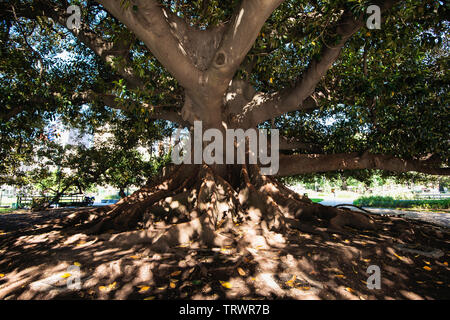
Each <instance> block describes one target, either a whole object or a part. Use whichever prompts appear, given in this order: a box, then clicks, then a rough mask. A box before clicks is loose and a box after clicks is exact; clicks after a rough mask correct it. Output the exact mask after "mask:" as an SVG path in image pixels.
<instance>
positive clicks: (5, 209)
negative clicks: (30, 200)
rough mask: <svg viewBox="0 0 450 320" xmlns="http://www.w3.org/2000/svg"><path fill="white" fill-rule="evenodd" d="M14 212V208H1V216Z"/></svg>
mask: <svg viewBox="0 0 450 320" xmlns="http://www.w3.org/2000/svg"><path fill="white" fill-rule="evenodd" d="M12 211H14V209H13V208H0V214H2V213H10V212H12Z"/></svg>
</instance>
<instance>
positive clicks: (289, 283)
mask: <svg viewBox="0 0 450 320" xmlns="http://www.w3.org/2000/svg"><path fill="white" fill-rule="evenodd" d="M285 284H286V285H287V286H288V287H291V288H292V287H293V286H294V282H293V281H291V280H289V281H286V282H285Z"/></svg>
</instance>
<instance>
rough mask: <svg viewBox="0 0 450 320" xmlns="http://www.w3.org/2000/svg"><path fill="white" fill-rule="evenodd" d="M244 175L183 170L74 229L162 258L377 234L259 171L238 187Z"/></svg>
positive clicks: (369, 223) (251, 168) (361, 219)
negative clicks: (315, 237) (299, 235)
mask: <svg viewBox="0 0 450 320" xmlns="http://www.w3.org/2000/svg"><path fill="white" fill-rule="evenodd" d="M236 173H237V171H236V168H235V167H234V168H233V174H234V179H228V181H227V180H226V179H225V178H224V177H223V176H220V175H217V174H215V172H214V171H213V169H212V168H210V167H209V166H206V165H203V166H194V165H191V166H179V167H178V168H176V169H175V170H173V172H172V173H170V174H169V175H168V176H167V177H165V178H164V179H163V180H162V181H159V182H158V183H155V184H153V185H148V186H145V187H143V188H141V189H140V190H138V191H136V192H134V193H133V194H132V195H130V196H128V197H126V198H123V199H122V200H120V201H119V202H118V203H117V204H115V205H112V206H107V207H103V208H98V209H94V210H88V211H84V212H79V213H78V214H75V215H72V216H71V217H70V219H69V220H68V221H67V222H66V225H67V226H71V228H72V231H73V230H75V231H76V232H80V230H82V232H84V233H86V234H90V235H98V237H99V239H101V240H108V241H110V242H115V243H118V244H120V245H124V246H126V245H133V244H137V243H149V244H150V245H151V248H152V249H153V250H155V251H167V250H169V249H170V248H173V247H176V246H179V245H190V246H206V247H213V246H218V247H223V246H229V245H235V246H237V247H241V248H245V247H252V246H253V247H255V246H259V247H271V246H275V247H276V246H278V245H279V244H282V243H284V242H285V239H284V235H286V233H287V232H288V230H289V229H292V228H294V229H298V230H300V231H302V232H307V233H314V234H320V235H322V236H326V234H327V233H330V232H333V233H344V234H345V233H346V232H347V231H346V230H345V229H344V227H346V226H350V227H353V228H358V229H374V228H375V225H374V222H373V220H372V219H371V218H370V217H369V216H368V215H366V214H364V213H358V212H353V211H350V210H341V209H337V208H331V207H325V206H322V205H320V204H315V203H312V201H311V200H310V199H308V198H307V197H303V196H301V195H299V194H297V193H295V192H294V191H292V190H290V189H288V188H287V187H285V186H283V185H282V184H281V183H280V182H278V181H277V180H276V179H274V178H272V177H268V176H263V175H261V173H260V170H259V167H258V166H257V165H248V166H246V165H242V166H240V170H239V174H240V180H239V181H238V182H236V179H235V178H236V177H235V175H236ZM69 230H71V229H69ZM108 232H109V233H108Z"/></svg>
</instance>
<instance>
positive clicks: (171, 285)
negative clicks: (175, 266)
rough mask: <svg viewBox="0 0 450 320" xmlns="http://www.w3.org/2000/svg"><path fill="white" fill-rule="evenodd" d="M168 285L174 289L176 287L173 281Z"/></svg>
mask: <svg viewBox="0 0 450 320" xmlns="http://www.w3.org/2000/svg"><path fill="white" fill-rule="evenodd" d="M169 286H170V287H171V288H172V289H175V287H176V286H177V285H176V284H175V282H171V283H170V284H169Z"/></svg>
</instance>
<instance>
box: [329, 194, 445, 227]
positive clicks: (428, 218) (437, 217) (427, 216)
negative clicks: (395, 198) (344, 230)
mask: <svg viewBox="0 0 450 320" xmlns="http://www.w3.org/2000/svg"><path fill="white" fill-rule="evenodd" d="M320 204H322V205H324V206H332V207H333V206H336V205H338V204H353V199H335V198H328V199H324V200H323V201H322V202H320ZM349 209H352V210H355V211H358V209H357V208H352V207H349ZM364 209H366V210H368V211H370V212H372V213H373V214H379V215H393V216H401V217H404V218H407V219H414V220H421V221H425V222H429V223H433V224H435V225H438V226H442V227H447V228H450V213H444V212H424V211H414V210H407V211H406V210H396V209H388V208H367V207H365V208H364Z"/></svg>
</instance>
